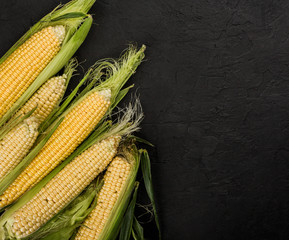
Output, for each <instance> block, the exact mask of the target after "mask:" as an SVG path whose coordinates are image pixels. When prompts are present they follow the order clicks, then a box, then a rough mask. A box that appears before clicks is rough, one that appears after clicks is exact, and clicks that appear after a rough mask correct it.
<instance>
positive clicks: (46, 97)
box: [12, 74, 67, 123]
mask: <svg viewBox="0 0 289 240" xmlns="http://www.w3.org/2000/svg"><path fill="white" fill-rule="evenodd" d="M66 80H67V76H66V74H64V75H62V76H58V77H53V78H51V79H49V80H48V81H47V82H46V83H44V84H43V85H42V86H41V87H40V88H39V89H38V90H37V92H36V93H34V95H33V96H32V97H31V98H30V99H29V100H28V101H27V102H26V103H25V104H24V106H23V107H22V108H21V109H20V110H19V111H18V112H17V113H16V114H15V116H14V117H13V118H12V119H15V118H16V117H19V116H20V117H22V116H24V115H25V114H27V113H28V112H30V111H31V110H33V109H34V108H36V109H35V111H34V112H33V114H32V115H31V116H35V117H36V118H37V119H38V120H39V122H40V123H41V122H43V121H44V120H45V119H46V118H47V117H48V115H49V114H50V113H51V112H52V111H53V109H54V108H55V107H56V106H57V104H58V103H59V101H60V100H61V99H62V97H63V95H64V92H65V89H66Z"/></svg>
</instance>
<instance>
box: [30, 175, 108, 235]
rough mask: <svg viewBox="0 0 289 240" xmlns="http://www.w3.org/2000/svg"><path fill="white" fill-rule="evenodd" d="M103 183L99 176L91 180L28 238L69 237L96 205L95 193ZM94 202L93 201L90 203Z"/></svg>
mask: <svg viewBox="0 0 289 240" xmlns="http://www.w3.org/2000/svg"><path fill="white" fill-rule="evenodd" d="M102 185H103V179H101V178H100V177H98V178H97V180H96V181H94V182H92V183H91V184H90V185H89V186H88V187H87V188H86V189H85V190H84V191H83V192H82V193H81V194H80V195H79V196H78V197H76V198H75V199H74V200H72V201H71V202H70V203H69V204H68V205H67V207H65V208H64V209H63V210H62V211H61V212H59V213H58V214H57V215H56V216H54V217H53V218H52V219H51V220H50V221H49V222H47V223H46V224H45V225H43V226H42V227H41V228H40V229H39V230H38V231H36V232H35V233H34V234H32V235H30V236H29V240H37V239H46V240H49V239H51V240H65V239H67V240H68V239H69V238H70V237H71V236H72V234H73V232H74V230H75V229H76V228H77V227H79V226H80V224H81V223H82V222H83V221H84V219H85V218H86V217H87V216H88V214H89V213H90V212H91V211H92V210H93V208H94V206H95V205H96V201H95V199H96V198H97V193H98V192H99V190H100V189H101V187H102ZM92 202H94V203H92Z"/></svg>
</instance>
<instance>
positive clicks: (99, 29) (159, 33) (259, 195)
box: [0, 0, 289, 240]
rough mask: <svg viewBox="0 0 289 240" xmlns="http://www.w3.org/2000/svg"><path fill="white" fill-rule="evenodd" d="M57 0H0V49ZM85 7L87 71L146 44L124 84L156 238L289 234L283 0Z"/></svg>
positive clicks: (288, 45) (287, 19)
mask: <svg viewBox="0 0 289 240" xmlns="http://www.w3.org/2000/svg"><path fill="white" fill-rule="evenodd" d="M64 2H67V1H64ZM58 3H59V0H25V1H23V0H22V1H21V0H1V1H0V36H1V37H0V46H1V48H0V53H1V55H3V54H4V53H5V52H6V51H7V50H8V48H9V47H10V46H11V45H12V43H14V42H15V41H16V40H17V39H18V38H19V37H20V36H21V35H22V34H23V33H24V32H25V31H26V30H27V29H28V27H29V26H31V25H32V24H33V23H35V22H36V21H37V20H38V19H40V17H42V16H43V15H44V14H46V13H47V12H48V11H50V10H52V9H53V8H54V7H55V6H56V5H57V4H58ZM91 13H93V14H94V19H95V23H96V24H95V25H94V26H93V28H92V30H91V32H90V34H89V37H88V38H87V41H86V42H85V45H84V46H82V47H81V48H80V50H79V51H78V53H77V56H78V59H79V60H80V61H83V60H85V59H86V62H85V63H83V64H82V66H83V67H84V68H85V69H87V67H88V66H90V65H91V64H93V62H94V61H95V60H97V59H99V58H103V57H117V56H119V54H120V52H121V51H122V50H123V49H124V48H125V47H126V45H127V44H128V43H129V42H131V41H133V42H138V43H139V44H141V43H145V44H146V45H147V47H148V49H147V52H146V54H147V61H146V62H145V63H143V64H142V66H141V67H140V68H139V70H138V72H137V74H136V75H135V76H134V77H133V79H132V81H131V82H135V84H136V88H138V92H139V94H140V95H141V100H142V104H143V108H144V111H145V114H146V118H145V121H144V122H143V125H142V127H143V130H142V133H141V136H143V137H145V138H146V139H148V140H150V141H151V142H153V143H154V144H155V145H156V148H155V149H151V151H150V153H151V155H152V162H153V166H152V169H153V175H154V184H155V192H156V197H157V200H158V205H159V211H160V217H161V223H162V227H163V236H164V239H168V240H170V239H172V240H176V239H186V240H190V239H195V240H212V239H222V240H226V239H230V240H231V239H246V240H247V239H249V240H250V239H256V240H265V239H272V240H273V239H274V240H278V239H288V237H289V219H288V217H289V202H288V199H289V189H288V184H289V178H288V177H289V171H288V169H289V81H288V80H289V67H288V64H289V1H285V0H262V1H261V0H250V1H244V0H227V1H225V0H203V1H201V0H194V1H188V0H146V1H141V0H138V1H132V0H131V1H129V0H99V1H97V3H96V4H95V6H94V7H93V9H92V10H91ZM148 230H150V231H148ZM146 235H147V236H150V238H151V239H156V237H154V236H155V229H154V228H153V227H152V225H148V228H147V231H146Z"/></svg>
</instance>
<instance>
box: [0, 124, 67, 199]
mask: <svg viewBox="0 0 289 240" xmlns="http://www.w3.org/2000/svg"><path fill="white" fill-rule="evenodd" d="M62 120H63V119H60V121H59V122H58V124H56V125H55V126H54V128H53V129H52V130H51V131H50V132H49V133H48V134H47V135H46V136H45V138H44V139H43V140H42V141H41V142H40V143H38V144H37V145H36V146H35V147H34V148H33V149H32V150H31V151H30V153H29V154H28V155H27V156H26V157H25V158H24V159H23V160H22V161H21V162H20V163H19V164H18V165H17V166H16V167H15V168H14V169H13V170H12V171H11V172H10V173H8V174H7V175H6V176H5V177H4V178H3V179H2V180H1V182H0V194H3V192H4V191H5V190H6V188H7V187H8V186H9V185H10V184H11V183H12V182H13V181H14V180H15V179H16V178H17V176H18V175H19V174H20V173H21V172H22V171H23V169H25V167H26V166H27V165H28V164H29V163H30V162H31V161H32V160H33V159H34V157H35V156H36V155H37V154H38V153H39V151H40V150H41V148H42V147H43V146H44V145H45V143H46V142H47V141H48V139H49V138H50V137H51V135H52V134H53V132H54V131H55V130H56V128H57V127H58V125H59V124H60V123H61V121H62Z"/></svg>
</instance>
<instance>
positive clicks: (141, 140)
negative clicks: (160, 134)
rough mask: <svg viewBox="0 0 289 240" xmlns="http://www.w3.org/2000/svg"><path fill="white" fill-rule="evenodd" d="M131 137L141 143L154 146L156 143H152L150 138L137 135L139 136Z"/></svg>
mask: <svg viewBox="0 0 289 240" xmlns="http://www.w3.org/2000/svg"><path fill="white" fill-rule="evenodd" d="M129 138H132V139H134V140H135V141H137V142H139V143H144V144H146V145H148V146H151V147H154V145H153V144H152V143H150V142H149V141H148V140H145V139H143V138H140V137H137V136H129Z"/></svg>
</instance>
